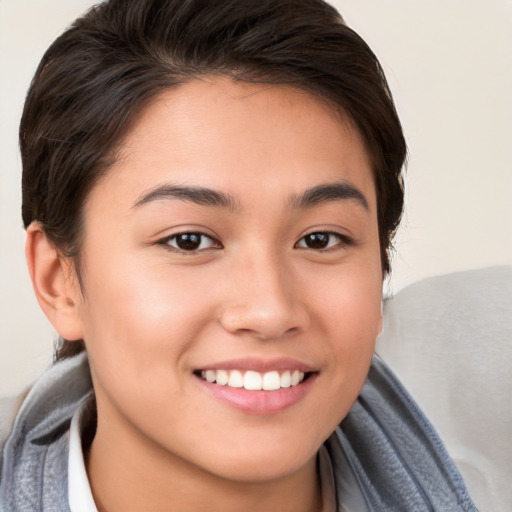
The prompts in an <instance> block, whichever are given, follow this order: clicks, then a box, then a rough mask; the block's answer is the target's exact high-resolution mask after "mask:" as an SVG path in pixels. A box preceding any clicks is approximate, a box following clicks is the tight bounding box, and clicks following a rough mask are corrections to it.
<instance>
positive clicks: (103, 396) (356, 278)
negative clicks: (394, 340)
mask: <svg viewBox="0 0 512 512" xmlns="http://www.w3.org/2000/svg"><path fill="white" fill-rule="evenodd" d="M84 218H85V237H84V243H83V252H82V263H83V267H84V269H85V270H84V275H83V281H84V287H85V294H84V296H83V297H81V298H80V297H78V296H77V298H76V300H77V301H79V303H80V304H79V306H80V307H79V319H78V320H77V321H78V322H79V323H80V329H81V330H82V333H83V338H84V340H85V343H86V345H87V349H88V353H89V358H90V363H91V371H92V375H93V381H94V386H95V391H96V395H97V403H98V418H99V419H98V430H97V434H96V439H95V441H94V442H95V443H96V442H98V443H99V442H101V441H102V439H103V440H106V439H111V440H112V441H113V442H114V444H116V443H118V444H122V443H123V442H125V441H126V442H127V443H129V445H130V447H131V449H132V450H133V451H134V453H138V454H139V456H140V458H141V459H143V458H145V457H150V456H153V457H158V458H159V459H160V460H161V461H162V460H164V461H166V463H168V464H169V465H170V466H172V465H173V464H178V461H179V463H180V464H183V463H186V464H188V466H189V467H193V468H195V470H197V471H204V472H208V473H210V474H214V475H217V476H220V477H222V478H227V479H233V480H239V481H241V480H244V481H256V480H268V479H272V478H279V477H281V476H283V475H287V474H292V473H293V472H296V471H299V470H300V469H301V468H302V467H304V466H305V465H306V464H309V463H311V461H313V460H314V457H315V454H316V452H317V450H318V448H319V446H320V444H321V443H322V442H323V441H324V440H325V439H326V438H327V437H328V436H329V435H330V433H331V432H332V431H333V430H334V428H335V427H336V425H337V424H338V423H339V422H340V420H341V419H342V418H343V417H344V416H345V415H346V414H347V412H348V410H349V409H350V407H351V405H352V403H353V402H354V400H355V399H356V397H357V395H358V393H359V391H360V389H361V387H362V385H363V382H364V380H365V377H366V374H367V371H368V367H369V364H370V360H371V356H372V353H373V349H374V341H375V338H376V336H377V334H378V332H379V329H380V321H381V284H382V273H381V261H380V251H379V241H378V228H377V215H376V198H375V188H374V182H373V178H372V172H371V168H370V163H369V158H368V155H367V153H366V151H365V148H364V146H363V144H362V141H361V139H360V137H359V136H358V134H357V133H356V131H355V130H354V129H353V128H352V126H351V125H350V123H348V122H347V121H346V120H344V118H343V117H342V116H341V115H339V114H338V113H334V112H333V109H332V108H329V107H328V106H327V105H326V104H324V103H323V102H321V101H319V100H318V99H315V98H314V97H313V96H311V95H309V94H307V93H305V92H302V91H299V90H296V89H293V88H290V87H284V86H261V85H250V84H241V83H236V84H235V83H233V82H231V81H229V80H227V79H217V78H212V79H206V80H195V81H192V82H189V83H188V84H185V85H182V86H180V87H179V88H177V89H174V90H171V91H168V92H166V93H164V94H162V95H161V96H159V97H158V98H157V99H156V100H155V101H154V102H153V103H152V104H151V105H150V106H149V107H148V108H147V109H146V110H145V112H144V113H143V115H142V116H141V117H140V118H139V119H138V121H137V123H136V125H135V126H134V128H133V130H132V131H131V133H130V134H129V135H128V136H127V138H126V140H125V141H124V144H123V146H122V151H121V154H120V157H119V159H118V161H117V163H116V164H115V166H114V167H113V168H112V170H111V171H110V172H109V173H108V174H107V176H106V177H105V178H104V179H102V181H100V182H99V183H98V184H97V185H96V186H95V188H94V189H93V190H92V192H91V193H90V196H89V197H88V200H87V202H86V205H85V217H84ZM226 381H227V383H226ZM246 388H248V389H246ZM128 440H129V441H128Z"/></svg>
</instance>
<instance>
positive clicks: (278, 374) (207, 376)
mask: <svg viewBox="0 0 512 512" xmlns="http://www.w3.org/2000/svg"><path fill="white" fill-rule="evenodd" d="M312 373H313V372H303V371H301V370H297V369H296V370H284V371H277V370H272V371H268V372H264V373H262V372H257V371H254V370H247V371H244V370H237V369H233V370H225V369H208V370H196V371H195V372H194V374H195V375H196V376H197V377H199V378H200V379H202V380H204V381H206V382H209V383H210V384H217V385H218V386H225V387H228V388H238V389H240V388H243V389H245V390H248V391H278V390H280V389H288V388H292V387H295V386H298V385H299V384H301V383H302V382H304V381H305V380H307V379H308V378H309V377H310V376H311V374H312Z"/></svg>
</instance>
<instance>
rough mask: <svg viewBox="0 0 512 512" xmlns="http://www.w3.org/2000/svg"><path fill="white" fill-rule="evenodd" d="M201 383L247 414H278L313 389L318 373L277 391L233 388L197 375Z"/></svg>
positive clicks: (220, 398) (218, 396)
mask: <svg viewBox="0 0 512 512" xmlns="http://www.w3.org/2000/svg"><path fill="white" fill-rule="evenodd" d="M196 378H197V379H198V380H199V382H200V384H201V385H202V386H203V388H205V389H206V390H207V391H208V392H209V393H210V394H212V395H213V396H214V397H215V398H218V399H219V400H221V401H222V402H224V403H226V404H228V405H230V406H232V407H234V408H235V409H238V410H240V411H242V412H245V413H247V414H260V415H268V414H277V413H280V412H283V411H285V410H286V409H288V408H289V407H292V406H293V405H295V404H296V403H297V402H299V401H300V400H302V398H304V396H305V395H306V394H307V392H308V391H309V390H310V389H311V386H312V385H313V382H314V381H315V379H316V374H315V373H313V374H310V375H309V377H308V378H307V379H306V380H304V381H302V382H301V383H300V384H297V385H296V386H291V387H289V388H281V389H277V390H275V391H249V390H247V389H245V388H231V387H229V386H221V385H219V384H213V383H211V382H208V381H206V380H204V379H201V378H200V377H196Z"/></svg>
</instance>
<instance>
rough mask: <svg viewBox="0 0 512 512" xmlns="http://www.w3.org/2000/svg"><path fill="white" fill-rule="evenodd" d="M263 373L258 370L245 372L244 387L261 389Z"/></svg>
mask: <svg viewBox="0 0 512 512" xmlns="http://www.w3.org/2000/svg"><path fill="white" fill-rule="evenodd" d="M261 381H262V378H261V373H258V372H251V371H248V372H245V375H244V388H245V389H250V390H258V389H261Z"/></svg>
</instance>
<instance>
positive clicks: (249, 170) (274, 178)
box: [97, 77, 375, 202]
mask: <svg viewBox="0 0 512 512" xmlns="http://www.w3.org/2000/svg"><path fill="white" fill-rule="evenodd" d="M340 179H342V180H348V181H350V182H354V184H355V185H357V187H358V188H360V189H363V190H364V192H365V193H366V194H368V195H369V196H370V197H369V201H370V202H373V196H374V193H375V191H374V186H373V175H372V172H371V165H370V158H369V155H368V153H367V151H366V150H365V147H364V144H363V142H362V139H361V137H360V136H359V134H358V132H357V131H356V130H355V128H354V127H353V124H352V123H351V122H350V121H349V120H348V119H347V118H346V117H345V116H344V115H343V114H342V113H340V111H339V110H338V109H336V108H334V107H332V106H331V105H329V103H328V102H326V101H324V100H322V99H319V98H317V97H315V96H314V95H312V94H310V93H308V92H305V91H303V90H300V89H298V88H294V87H291V86H282V85H263V84H249V83H245V82H233V81H232V80H230V79H227V78H208V77H207V78H203V79H194V80H192V81H190V82H188V83H185V84H182V85H180V86H178V87H177V88H175V89H171V90H168V91H165V92H164V93H162V94H160V95H159V96H158V97H156V98H155V99H154V100H153V101H152V102H151V103H150V104H149V105H148V106H147V107H146V108H145V109H144V110H143V111H142V113H141V114H140V115H139V117H138V118H137V120H136V121H135V122H134V124H133V127H132V129H131V130H130V132H129V133H128V135H127V136H126V137H125V139H124V141H123V143H122V145H121V149H120V151H119V153H118V158H117V161H116V163H115V164H114V166H113V167H112V169H111V170H110V172H109V173H108V174H107V176H106V179H105V180H103V183H100V184H99V185H97V187H99V188H101V187H103V186H106V185H109V182H110V185H109V186H112V185H114V187H115V188H117V193H116V195H119V194H120V193H121V192H123V191H127V186H128V184H129V185H130V189H131V190H130V193H131V194H132V196H133V194H135V193H137V194H140V193H141V192H143V191H147V190H149V189H150V188H151V187H152V186H157V185H158V184H159V183H165V182H169V181H172V182H173V183H178V184H180V185H183V184H192V185H196V184H199V185H201V186H207V187H212V188H220V189H222V190H224V191H227V192H229V193H232V194H233V195H235V196H236V197H237V198H242V199H243V198H244V197H250V196H251V195H253V194H251V191H255V190H259V191H260V192H261V191H262V185H264V187H265V189H266V190H267V191H271V190H273V191H275V190H281V191H282V192H283V193H285V192H286V193H287V194H288V195H292V194H299V193H300V192H301V191H302V190H303V189H305V188H310V187H311V186H315V185H317V184H319V183H321V182H322V181H323V182H332V181H339V180H340Z"/></svg>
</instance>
